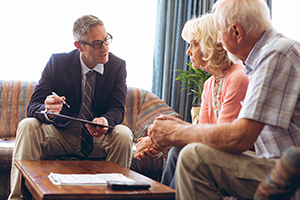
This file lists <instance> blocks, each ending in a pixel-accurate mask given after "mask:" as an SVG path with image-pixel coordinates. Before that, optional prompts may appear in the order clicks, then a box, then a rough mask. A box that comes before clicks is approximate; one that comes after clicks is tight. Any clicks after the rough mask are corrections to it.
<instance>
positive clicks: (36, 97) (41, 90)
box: [27, 55, 54, 124]
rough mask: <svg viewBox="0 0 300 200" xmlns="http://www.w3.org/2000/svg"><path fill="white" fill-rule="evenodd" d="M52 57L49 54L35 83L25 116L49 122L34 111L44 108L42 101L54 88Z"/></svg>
mask: <svg viewBox="0 0 300 200" xmlns="http://www.w3.org/2000/svg"><path fill="white" fill-rule="evenodd" d="M53 66H54V58H53V55H52V56H51V58H50V60H49V62H48V63H47V65H46V67H45V68H44V71H43V72H42V76H41V79H40V80H39V82H38V83H37V85H36V87H35V90H34V92H33V94H32V96H31V99H30V102H29V104H28V107H27V116H28V117H35V118H37V119H39V120H40V121H41V122H43V123H46V124H49V123H50V122H49V121H47V120H46V119H45V118H44V116H43V115H41V114H37V113H35V112H36V111H43V110H45V104H44V101H45V99H46V97H47V96H48V95H51V92H52V91H53V89H54V84H53V79H52V77H53V74H54V68H53Z"/></svg>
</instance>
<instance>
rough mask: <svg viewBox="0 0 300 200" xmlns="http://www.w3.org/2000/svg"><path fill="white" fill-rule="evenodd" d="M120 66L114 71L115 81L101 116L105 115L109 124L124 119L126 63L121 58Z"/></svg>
mask: <svg viewBox="0 0 300 200" xmlns="http://www.w3.org/2000/svg"><path fill="white" fill-rule="evenodd" d="M118 64H119V65H120V67H118V70H117V71H116V72H115V81H114V83H113V87H112V89H111V93H110V95H109V99H108V102H107V105H106V106H107V111H106V112H105V113H104V114H103V115H102V116H101V117H105V118H106V119H107V121H108V123H109V125H111V126H115V125H117V124H120V123H121V122H122V121H123V119H124V112H125V103H126V95H127V85H126V77H127V71H126V63H125V61H123V60H122V62H121V63H118Z"/></svg>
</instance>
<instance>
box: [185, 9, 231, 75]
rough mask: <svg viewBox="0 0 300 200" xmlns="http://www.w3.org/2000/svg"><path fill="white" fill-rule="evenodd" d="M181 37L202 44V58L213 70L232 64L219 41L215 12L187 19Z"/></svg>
mask: <svg viewBox="0 0 300 200" xmlns="http://www.w3.org/2000/svg"><path fill="white" fill-rule="evenodd" d="M181 37H182V38H183V39H184V40H185V41H187V42H188V43H190V42H191V41H192V40H193V41H195V42H196V43H198V44H199V45H200V49H201V51H202V52H203V55H204V56H203V58H202V59H203V60H204V61H207V63H208V67H209V68H210V69H211V70H214V69H215V68H218V67H221V66H225V65H226V66H230V65H231V64H232V63H231V60H230V59H229V58H228V56H227V51H226V50H225V49H224V48H223V47H222V46H221V45H220V44H218V42H217V38H218V30H217V29H216V28H215V26H214V18H213V14H204V15H202V16H201V17H197V18H193V19H191V20H189V21H187V22H186V23H185V25H184V27H183V30H182V33H181Z"/></svg>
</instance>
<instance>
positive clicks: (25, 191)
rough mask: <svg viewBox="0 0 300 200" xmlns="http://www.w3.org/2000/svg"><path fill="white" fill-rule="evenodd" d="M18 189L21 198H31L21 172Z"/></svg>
mask: <svg viewBox="0 0 300 200" xmlns="http://www.w3.org/2000/svg"><path fill="white" fill-rule="evenodd" d="M20 190H21V195H20V197H21V199H22V200H29V199H30V200H32V195H31V193H30V192H29V190H28V188H27V187H26V185H25V178H24V177H23V176H22V174H21V186H20Z"/></svg>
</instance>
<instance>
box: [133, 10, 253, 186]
mask: <svg viewBox="0 0 300 200" xmlns="http://www.w3.org/2000/svg"><path fill="white" fill-rule="evenodd" d="M217 37H218V31H217V29H216V28H215V27H214V22H213V14H206V15H202V16H201V17H199V18H194V19H191V20H189V21H188V22H186V24H185V26H184V28H183V30H182V38H183V39H184V40H185V41H186V42H188V43H189V44H190V46H189V48H188V50H187V52H186V54H187V55H189V56H190V60H191V61H192V65H193V67H194V68H201V69H204V70H206V71H207V72H209V73H211V74H212V76H211V77H210V78H209V79H208V80H207V81H206V82H205V84H204V90H203V94H202V103H201V110H200V116H199V118H200V119H199V123H200V124H206V123H209V124H215V123H223V122H232V121H233V120H235V119H236V118H237V117H238V113H239V111H240V109H241V104H240V102H241V101H242V100H243V99H244V97H245V94H246V91H247V86H248V77H247V76H246V75H245V74H244V73H243V70H244V66H243V64H242V62H241V61H239V60H237V59H235V58H234V57H233V56H232V55H231V54H230V55H229V53H228V52H227V51H226V50H225V49H224V48H223V47H222V46H221V45H219V44H218V42H217ZM157 120H159V119H157ZM154 123H155V122H154ZM178 123H186V122H180V120H178ZM151 127H152V126H150V127H149V129H148V131H149V132H151ZM161 128H167V127H161ZM173 146H174V147H172V148H171V150H170V151H169V155H168V160H167V164H166V167H165V171H164V174H163V177H162V183H163V184H165V185H167V186H170V187H172V188H174V189H175V170H176V161H177V157H178V154H179V152H180V150H181V148H182V146H178V145H177V144H173ZM164 148H166V147H164V146H160V147H157V146H155V145H154V144H153V143H152V142H151V140H150V139H149V137H145V138H141V139H140V140H139V141H138V144H137V152H136V154H135V157H136V158H143V157H147V156H152V155H155V154H157V153H159V152H160V151H161V150H162V149H164Z"/></svg>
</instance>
